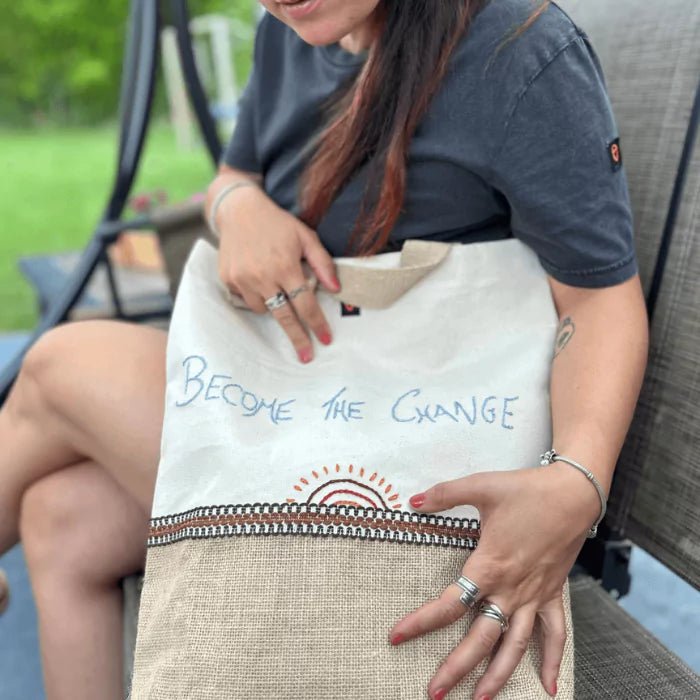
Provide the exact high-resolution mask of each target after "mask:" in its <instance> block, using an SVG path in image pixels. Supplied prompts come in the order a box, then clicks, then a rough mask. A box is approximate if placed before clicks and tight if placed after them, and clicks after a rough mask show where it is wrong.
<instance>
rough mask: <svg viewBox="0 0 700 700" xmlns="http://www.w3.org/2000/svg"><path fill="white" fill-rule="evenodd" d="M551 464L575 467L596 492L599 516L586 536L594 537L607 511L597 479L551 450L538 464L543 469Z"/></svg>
mask: <svg viewBox="0 0 700 700" xmlns="http://www.w3.org/2000/svg"><path fill="white" fill-rule="evenodd" d="M552 462H566V464H570V465H571V466H572V467H575V468H576V469H578V470H579V471H580V472H583V474H585V476H586V478H587V479H588V481H590V482H591V483H592V484H593V486H595V490H596V491H597V492H598V498H600V515H599V516H598V519H597V520H596V521H595V522H594V523H593V525H591V527H590V529H589V530H588V534H587V535H586V537H588V538H593V537H595V536H596V535H597V534H598V524H599V523H600V521H601V520H602V519H603V518H604V517H605V511H606V510H607V499H606V497H605V491H603V487H602V486H601V485H600V483H599V482H598V479H596V478H595V476H594V475H593V473H592V472H591V471H590V470H588V469H586V467H584V466H582V465H581V464H579V463H578V462H574V460H573V459H569V458H568V457H562V456H561V455H559V454H557V453H556V452H555V450H553V449H552V450H547V451H546V452H545V453H544V454H542V455H540V464H541V465H542V466H543V467H544V466H546V465H548V464H552Z"/></svg>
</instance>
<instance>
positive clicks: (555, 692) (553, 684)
mask: <svg viewBox="0 0 700 700" xmlns="http://www.w3.org/2000/svg"><path fill="white" fill-rule="evenodd" d="M556 694H557V682H556V681H554V682H553V683H552V695H553V696H554V695H556Z"/></svg>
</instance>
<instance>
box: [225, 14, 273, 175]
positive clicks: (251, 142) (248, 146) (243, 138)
mask: <svg viewBox="0 0 700 700" xmlns="http://www.w3.org/2000/svg"><path fill="white" fill-rule="evenodd" d="M264 22H265V18H264V17H263V19H261V20H260V22H259V23H258V28H257V33H256V39H255V50H254V52H253V65H252V67H251V70H250V74H249V75H248V82H247V83H246V85H245V87H244V88H243V91H242V92H241V94H240V97H239V98H238V114H237V115H236V124H235V126H234V128H233V133H232V134H231V138H230V139H229V142H228V144H227V145H226V148H225V149H224V153H223V156H222V158H221V162H222V163H223V164H225V165H229V166H231V167H232V168H236V169H238V170H245V171H247V172H254V173H259V172H261V171H262V167H261V165H260V160H259V158H258V151H257V145H256V138H255V121H256V116H255V114H256V111H257V109H256V104H257V102H258V91H259V89H260V78H259V74H260V69H261V68H260V65H259V63H260V61H259V59H258V53H259V48H260V46H259V45H260V33H261V30H262V25H263V23H264Z"/></svg>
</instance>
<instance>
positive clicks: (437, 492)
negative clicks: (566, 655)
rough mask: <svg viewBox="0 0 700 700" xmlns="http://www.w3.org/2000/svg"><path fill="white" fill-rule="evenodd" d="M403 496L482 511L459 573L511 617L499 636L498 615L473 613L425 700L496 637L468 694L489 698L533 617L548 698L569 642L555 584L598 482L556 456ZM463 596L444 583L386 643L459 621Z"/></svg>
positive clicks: (435, 508)
mask: <svg viewBox="0 0 700 700" xmlns="http://www.w3.org/2000/svg"><path fill="white" fill-rule="evenodd" d="M410 502H411V505H412V506H413V507H414V508H415V509H416V510H417V511H419V512H421V513H435V512H439V511H443V510H447V509H449V508H454V507H455V506H458V505H465V504H471V505H474V506H476V507H477V508H478V509H479V513H480V516H481V536H480V539H479V544H478V546H477V547H476V549H475V550H474V552H473V553H472V554H471V555H470V556H469V557H468V559H467V561H466V563H465V565H464V567H463V569H462V573H463V574H464V575H465V576H468V577H469V578H470V579H472V581H474V582H475V583H476V584H477V585H478V586H479V588H480V589H481V590H480V594H479V600H480V601H481V600H483V599H484V598H486V599H488V600H489V601H490V602H493V603H495V604H496V605H498V606H499V607H500V609H501V610H502V611H503V613H504V614H505V615H506V617H508V618H509V622H510V627H509V629H508V630H506V632H505V633H503V635H501V628H500V625H499V623H498V622H497V621H495V620H492V619H490V618H488V617H485V616H483V615H477V616H476V618H475V620H474V622H473V624H472V626H471V628H470V630H469V633H468V634H467V636H466V637H465V638H464V640H463V641H461V642H460V643H459V644H458V645H457V646H456V647H455V649H454V650H453V651H452V652H451V653H450V654H449V656H448V657H447V658H446V659H445V661H444V662H443V664H442V665H441V666H440V668H439V669H438V670H437V672H436V673H435V675H434V676H433V678H432V679H431V681H430V683H429V686H428V692H429V695H430V697H431V698H433V699H437V700H442V698H444V697H445V696H446V695H447V693H449V691H450V690H451V689H452V688H454V687H455V686H456V685H457V684H458V683H459V682H460V680H461V679H462V678H463V677H464V676H466V675H467V674H468V673H470V672H471V671H472V669H474V668H475V667H476V666H477V665H478V664H479V662H480V661H481V660H482V659H483V658H484V657H486V656H487V655H489V654H491V652H492V651H493V650H494V647H496V644H497V643H498V642H499V639H500V644H499V645H498V648H497V649H496V652H495V654H494V655H493V657H492V659H491V661H490V663H489V666H488V669H487V671H486V672H485V673H484V675H483V676H482V677H481V678H480V679H479V681H478V683H477V685H476V688H475V692H474V700H483V698H488V699H489V700H490V699H491V698H494V697H495V695H496V693H498V691H499V690H500V689H501V688H502V687H503V686H504V685H505V683H506V681H507V680H508V678H510V676H511V674H512V673H513V671H514V670H515V667H516V666H517V665H518V663H519V662H520V659H521V658H522V656H523V654H524V652H525V650H526V648H527V645H528V642H529V640H530V637H531V635H532V632H533V626H534V623H535V619H536V618H539V620H540V626H541V631H542V634H543V639H542V648H543V659H542V668H541V671H540V678H541V680H542V684H543V686H544V688H545V690H546V691H547V692H548V693H549V694H550V695H554V694H555V693H556V679H557V675H558V672H559V665H560V663H561V659H562V655H563V651H564V643H565V640H566V631H565V618H564V608H563V601H562V587H563V585H564V582H565V580H566V577H567V575H568V573H569V571H570V569H571V567H572V565H573V563H574V561H575V560H576V556H577V554H578V552H579V551H580V549H581V547H582V545H583V543H584V541H585V539H586V532H587V530H588V528H589V527H590V526H591V525H592V523H593V522H595V520H596V518H597V516H598V515H599V512H600V501H599V500H598V496H597V494H596V492H595V489H594V488H593V487H592V486H591V484H589V483H587V482H586V478H585V477H584V475H582V474H580V473H578V472H577V471H576V470H575V469H573V468H571V467H570V466H569V465H566V464H562V463H557V464H553V465H548V466H546V467H537V468H531V469H517V470H513V471H502V472H480V473H477V474H472V475H470V476H466V477H463V478H460V479H454V480H452V481H445V482H441V483H438V484H435V485H434V486H432V487H431V488H430V489H428V490H427V491H425V492H424V493H422V494H416V495H415V496H413V497H412V498H411V501H410ZM456 578H457V577H456V576H455V579H456ZM461 593H462V589H461V588H460V587H459V586H458V585H457V584H456V583H455V584H451V585H449V586H448V587H447V588H446V589H445V590H444V591H443V592H442V593H441V594H440V596H439V597H438V598H436V599H434V600H431V601H429V602H427V603H425V604H424V605H422V606H421V607H420V608H418V609H416V610H414V611H413V612H411V613H409V614H408V615H406V616H405V617H403V618H402V619H401V620H399V621H398V622H397V623H396V624H395V625H394V627H393V628H392V629H391V631H390V633H389V638H390V641H391V642H392V644H397V643H403V644H410V640H411V639H412V638H414V637H417V636H419V635H422V634H425V633H426V632H431V631H432V630H435V629H438V628H440V627H444V626H446V625H449V624H451V623H452V622H454V621H456V620H458V619H459V618H460V617H462V615H464V614H465V612H466V611H467V608H466V607H465V605H464V604H463V603H461V602H460V600H459V597H460V595H461ZM476 605H477V607H478V605H479V603H477V604H476ZM501 637H502V638H501Z"/></svg>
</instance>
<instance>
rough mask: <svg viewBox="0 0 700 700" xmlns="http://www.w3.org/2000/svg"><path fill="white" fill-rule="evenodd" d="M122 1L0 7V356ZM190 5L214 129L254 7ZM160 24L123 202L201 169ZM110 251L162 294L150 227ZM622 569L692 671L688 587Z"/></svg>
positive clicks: (27, 305) (70, 259)
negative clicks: (149, 105)
mask: <svg viewBox="0 0 700 700" xmlns="http://www.w3.org/2000/svg"><path fill="white" fill-rule="evenodd" d="M127 12H128V3H126V2H125V1H124V0H101V2H99V3H96V2H93V1H92V0H52V2H49V3H47V2H44V1H43V0H22V2H15V3H6V4H5V6H4V8H3V17H2V22H1V23H0V368H2V366H3V363H7V362H9V360H10V358H11V357H12V355H13V354H14V352H15V351H16V350H17V349H18V348H19V347H20V346H21V344H22V343H23V341H24V340H25V339H26V337H27V335H28V332H29V331H30V330H31V329H32V328H33V327H34V326H35V325H36V323H37V320H38V318H39V315H40V313H41V310H42V309H43V308H45V307H46V304H47V302H48V301H49V300H50V298H51V295H52V294H55V292H56V290H57V289H58V288H60V284H61V282H62V280H64V279H65V278H66V276H67V275H69V274H70V271H71V269H72V267H73V266H74V265H75V264H76V261H77V258H78V254H79V252H80V250H81V248H82V247H83V246H84V245H85V244H86V242H87V241H88V240H89V238H90V236H91V233H92V231H93V230H94V227H95V225H96V224H97V222H98V221H99V220H100V217H101V215H102V211H103V209H104V206H105V200H106V197H107V194H108V192H109V189H110V187H111V183H112V181H113V179H114V170H115V157H116V147H117V134H118V97H119V88H120V81H121V69H122V60H123V52H124V41H125V35H126V23H127ZM190 12H191V15H192V22H191V24H190V31H191V33H192V36H193V39H194V48H195V57H196V61H197V67H198V70H199V73H200V76H201V77H202V79H203V82H204V84H205V87H206V91H207V97H208V100H209V106H210V110H211V112H212V114H213V115H214V116H215V117H216V119H217V122H218V128H219V130H220V135H221V138H222V139H223V140H224V141H225V140H226V138H227V136H228V135H229V134H230V131H231V129H232V128H233V125H234V123H235V116H236V101H237V98H238V95H239V94H240V91H241V89H242V87H243V86H244V85H245V82H246V79H247V76H248V72H249V70H250V64H251V52H252V44H253V36H254V28H255V23H256V21H257V19H258V17H259V12H260V8H259V5H258V4H257V3H256V2H254V0H192V2H191V3H190ZM170 31H172V30H170ZM167 32H168V30H166V33H165V34H164V35H163V36H162V38H161V39H162V46H161V56H160V66H159V69H158V70H159V76H158V81H157V88H156V96H155V105H154V115H153V120H152V124H151V127H150V131H149V133H148V136H147V141H146V146H145V155H144V158H143V160H142V163H141V167H140V170H139V172H138V176H137V180H136V184H135V186H134V187H133V189H132V196H131V198H130V200H129V203H128V209H129V212H128V214H127V215H137V214H139V213H147V212H149V211H150V210H151V209H153V208H154V207H157V206H162V205H164V204H172V203H177V202H183V201H188V200H190V201H191V200H195V201H196V200H197V198H201V196H202V193H203V191H204V190H205V188H206V186H207V184H208V182H209V180H210V178H211V177H212V173H213V168H212V164H211V161H210V160H209V156H208V155H207V153H206V150H205V148H204V146H203V144H202V143H201V140H200V136H199V132H198V130H197V126H196V123H195V120H194V119H193V116H192V114H191V111H190V108H189V106H188V104H187V99H186V96H185V90H184V84H183V78H182V73H181V70H180V66H179V62H178V57H177V52H176V49H175V45H174V37H173V36H172V35H168V33H167ZM144 241H145V242H144ZM110 256H111V257H112V260H113V262H114V264H115V266H116V268H117V269H119V270H121V274H122V275H123V276H124V279H127V280H128V281H129V285H128V289H127V290H125V291H126V293H128V294H133V295H135V296H137V297H138V296H139V295H141V296H144V297H148V298H153V297H154V296H155V297H157V296H158V295H161V296H162V295H167V280H166V279H165V276H164V271H163V266H162V261H161V260H160V259H159V257H158V250H157V245H156V244H154V242H153V241H151V242H150V243H149V242H148V239H147V238H144V237H143V236H141V237H139V238H138V241H136V240H134V239H130V238H129V237H128V235H127V236H124V237H123V239H122V240H120V241H119V243H118V245H117V246H115V250H112V251H110ZM129 275H130V276H129ZM104 287H105V281H104V279H99V276H98V279H97V280H96V281H95V282H94V283H92V284H91V286H90V288H89V289H88V290H87V292H86V293H85V295H84V298H83V300H82V302H81V304H80V305H79V308H78V309H77V310H76V315H75V317H87V316H89V315H91V314H92V315H98V314H99V313H100V305H101V304H102V302H103V301H104V298H105V294H104V291H105V290H104ZM0 449H3V446H1V445H0ZM0 568H4V569H6V570H7V572H8V575H9V578H10V583H11V586H12V590H13V601H12V605H11V607H10V609H9V611H8V612H7V613H6V614H5V615H4V616H2V617H0V700H41V698H43V697H44V694H43V690H42V686H41V676H40V673H41V671H40V666H39V658H38V651H37V638H36V619H35V611H34V607H33V603H32V596H31V588H30V582H29V580H28V577H27V572H26V570H25V567H24V563H23V559H22V552H21V547H16V548H15V549H14V550H12V551H11V552H10V553H8V554H6V555H5V556H2V557H0ZM630 570H631V576H632V587H631V591H630V593H629V594H628V595H627V596H625V597H623V598H622V599H621V601H620V603H621V605H622V606H623V607H624V608H625V609H627V610H628V611H629V612H630V613H631V614H632V615H634V616H635V617H636V618H637V619H639V620H640V621H641V622H642V624H643V625H644V626H645V627H647V629H649V630H650V631H651V632H652V633H654V634H655V635H656V636H658V637H659V638H660V639H661V641H663V642H664V643H665V644H666V645H667V646H669V648H670V649H671V650H673V651H674V652H676V653H677V654H678V655H679V656H681V657H682V658H683V659H684V660H685V661H686V663H688V664H689V665H690V666H691V667H692V668H694V669H695V670H696V671H698V672H700V645H698V644H697V641H696V640H695V638H694V630H695V629H696V628H697V627H698V625H699V624H700V601H699V600H698V595H697V593H696V592H695V591H694V590H693V589H692V588H691V587H690V586H689V585H688V584H686V583H684V582H683V581H682V580H681V579H679V578H678V577H676V576H675V575H674V574H672V573H671V572H669V571H668V570H667V569H666V568H665V567H664V566H662V565H661V564H659V563H658V562H656V561H655V560H653V559H652V558H651V557H650V556H649V555H647V554H646V553H645V552H643V551H642V550H639V549H637V548H634V549H633V550H632V559H631V567H630ZM659 601H661V602H659ZM665 601H668V602H665Z"/></svg>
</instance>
